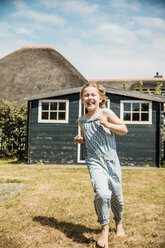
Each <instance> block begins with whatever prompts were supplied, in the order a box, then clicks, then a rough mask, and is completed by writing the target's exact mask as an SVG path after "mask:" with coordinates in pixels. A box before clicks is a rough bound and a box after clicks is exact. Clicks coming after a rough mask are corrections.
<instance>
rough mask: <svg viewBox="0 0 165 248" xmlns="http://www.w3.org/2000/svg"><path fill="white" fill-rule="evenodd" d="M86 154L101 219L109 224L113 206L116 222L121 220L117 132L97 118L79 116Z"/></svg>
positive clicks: (121, 198)
mask: <svg viewBox="0 0 165 248" xmlns="http://www.w3.org/2000/svg"><path fill="white" fill-rule="evenodd" d="M80 122H81V127H82V129H83V131H84V139H85V146H86V151H87V156H86V158H85V163H86V164H87V166H88V170H89V173H90V176H91V181H92V186H93V189H94V192H95V193H96V195H95V199H94V205H95V210H96V214H97V216H98V222H100V223H101V224H102V225H105V224H108V222H109V215H110V207H111V209H112V212H113V213H114V219H115V221H116V222H117V223H121V222H122V216H123V194H122V186H121V167H120V163H119V159H118V156H117V152H116V142H115V136H114V133H113V132H111V131H110V130H109V129H108V128H106V127H104V126H103V125H101V124H100V121H99V120H98V118H94V119H90V120H84V119H83V117H81V118H80Z"/></svg>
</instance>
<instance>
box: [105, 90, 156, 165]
mask: <svg viewBox="0 0 165 248" xmlns="http://www.w3.org/2000/svg"><path fill="white" fill-rule="evenodd" d="M108 97H109V98H110V100H111V109H112V110H113V111H114V112H115V113H116V114H117V115H118V116H119V117H120V101H121V100H132V101H134V100H139V99H135V98H131V97H125V96H118V95H112V94H111V95H108ZM158 110H159V103H157V102H152V124H126V125H127V128H128V134H127V136H125V135H124V136H121V135H115V137H116V143H117V152H118V156H119V159H120V163H121V165H129V166H131V165H135V166H144V165H146V164H149V165H150V166H156V165H157V166H158V165H159V152H158V148H159V138H158V137H159V125H158V122H159V111H158Z"/></svg>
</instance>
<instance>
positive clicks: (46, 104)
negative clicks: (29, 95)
mask: <svg viewBox="0 0 165 248" xmlns="http://www.w3.org/2000/svg"><path fill="white" fill-rule="evenodd" d="M42 110H49V103H48V102H42Z"/></svg>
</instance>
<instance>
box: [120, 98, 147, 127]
mask: <svg viewBox="0 0 165 248" xmlns="http://www.w3.org/2000/svg"><path fill="white" fill-rule="evenodd" d="M123 103H149V111H146V112H147V113H148V114H149V120H148V121H124V120H123V113H124V111H123V105H124V104H123ZM131 112H132V109H131V111H130V113H131ZM140 113H141V109H140ZM120 119H121V120H122V121H123V122H124V123H125V124H152V102H151V101H143V100H135V101H134V100H121V101H120Z"/></svg>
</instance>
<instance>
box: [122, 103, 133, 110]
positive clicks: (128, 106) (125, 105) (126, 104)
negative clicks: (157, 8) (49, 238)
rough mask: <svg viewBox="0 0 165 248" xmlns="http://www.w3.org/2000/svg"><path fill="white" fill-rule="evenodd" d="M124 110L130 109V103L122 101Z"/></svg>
mask: <svg viewBox="0 0 165 248" xmlns="http://www.w3.org/2000/svg"><path fill="white" fill-rule="evenodd" d="M124 111H131V103H124Z"/></svg>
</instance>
